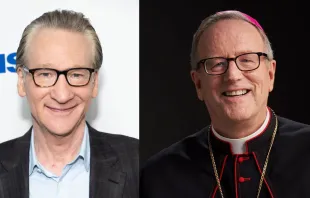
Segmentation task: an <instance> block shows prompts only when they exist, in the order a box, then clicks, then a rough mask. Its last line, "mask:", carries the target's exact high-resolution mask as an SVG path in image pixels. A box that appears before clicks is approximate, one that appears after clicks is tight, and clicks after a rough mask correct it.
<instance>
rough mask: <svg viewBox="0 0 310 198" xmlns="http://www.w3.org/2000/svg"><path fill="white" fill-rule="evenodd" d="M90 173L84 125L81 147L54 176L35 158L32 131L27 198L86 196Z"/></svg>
mask: <svg viewBox="0 0 310 198" xmlns="http://www.w3.org/2000/svg"><path fill="white" fill-rule="evenodd" d="M89 173H90V143H89V134H88V128H87V126H86V127H85V131H84V137H83V142H82V145H81V149H80V152H79V154H78V155H77V156H76V158H75V159H74V160H73V161H72V162H71V163H69V164H67V165H66V166H65V167H64V169H63V170H62V174H61V176H56V175H54V174H53V173H51V172H49V171H48V170H46V169H45V168H44V167H43V166H42V165H41V164H40V163H39V161H38V160H37V157H36V153H35V149H34V138H33V131H32V133H31V145H30V151H29V198H73V197H74V198H88V197H89V175H90V174H89Z"/></svg>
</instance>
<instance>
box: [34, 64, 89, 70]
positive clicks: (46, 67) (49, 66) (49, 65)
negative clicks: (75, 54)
mask: <svg viewBox="0 0 310 198" xmlns="http://www.w3.org/2000/svg"><path fill="white" fill-rule="evenodd" d="M81 67H83V68H85V67H87V66H85V65H73V66H71V67H66V68H65V70H66V69H71V68H81ZM35 68H44V69H55V67H54V66H53V65H52V64H50V63H45V64H38V65H36V66H35Z"/></svg>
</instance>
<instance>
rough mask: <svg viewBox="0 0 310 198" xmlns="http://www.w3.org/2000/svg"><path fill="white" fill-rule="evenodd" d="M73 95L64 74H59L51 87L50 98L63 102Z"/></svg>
mask: <svg viewBox="0 0 310 198" xmlns="http://www.w3.org/2000/svg"><path fill="white" fill-rule="evenodd" d="M73 97H74V94H73V92H72V87H71V86H70V85H69V84H68V82H67V80H66V78H65V76H64V75H60V76H59V78H58V80H57V82H56V84H55V85H54V86H53V87H52V91H51V98H53V99H54V100H56V101H57V102H58V103H60V104H64V103H66V102H68V101H70V100H71V99H72V98H73Z"/></svg>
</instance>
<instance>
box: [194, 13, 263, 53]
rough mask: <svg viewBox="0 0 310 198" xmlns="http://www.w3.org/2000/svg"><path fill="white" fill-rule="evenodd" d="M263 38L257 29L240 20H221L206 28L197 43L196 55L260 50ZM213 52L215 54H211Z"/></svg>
mask: <svg viewBox="0 0 310 198" xmlns="http://www.w3.org/2000/svg"><path fill="white" fill-rule="evenodd" d="M263 47H264V43H263V40H262V38H261V35H260V34H259V32H258V31H257V29H256V28H255V27H253V26H251V24H249V23H247V22H245V21H242V20H231V19H229V20H222V21H219V22H217V23H216V24H213V25H212V26H210V27H209V28H208V29H206V30H205V31H204V32H203V33H202V35H201V37H200V39H199V43H198V49H197V52H198V55H202V56H204V55H205V54H206V53H212V55H225V54H226V53H231V52H232V51H234V52H235V53H234V54H239V53H242V52H250V51H253V50H255V49H256V50H262V49H261V48H263ZM213 53H215V54H213ZM200 58H201V57H200Z"/></svg>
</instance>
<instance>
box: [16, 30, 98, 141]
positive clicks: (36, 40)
mask: <svg viewBox="0 0 310 198" xmlns="http://www.w3.org/2000/svg"><path fill="white" fill-rule="evenodd" d="M26 57H27V65H26V66H27V67H28V68H29V69H35V68H52V69H57V70H60V71H61V70H66V69H69V68H77V67H88V68H92V62H93V43H92V41H91V39H89V38H88V37H87V36H85V35H84V34H82V33H77V32H69V31H66V30H62V29H50V28H43V29H38V30H35V32H33V34H32V35H31V37H30V40H29V43H28V46H27V54H26ZM17 72H18V92H19V94H20V96H26V97H27V100H28V103H29V105H30V110H31V114H32V116H33V121H34V122H33V123H34V126H36V125H38V126H40V127H41V128H44V129H47V130H48V131H49V132H51V133H53V134H55V135H61V136H64V135H67V134H69V133H70V132H72V131H73V130H74V129H75V128H76V127H78V126H80V123H82V122H83V121H85V115H86V112H87V109H88V107H89V105H90V102H91V99H92V98H93V97H96V96H97V92H98V76H97V75H98V74H97V73H93V75H92V78H91V80H90V82H89V84H88V85H86V86H83V87H72V86H70V85H69V84H68V83H67V81H66V79H65V76H64V75H61V76H59V79H58V81H57V83H56V84H55V85H54V86H52V87H48V88H41V87H38V86H36V85H35V83H34V81H33V79H32V75H31V74H30V73H27V72H26V73H25V75H26V76H25V77H23V71H22V69H21V68H19V69H18V71H17Z"/></svg>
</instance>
